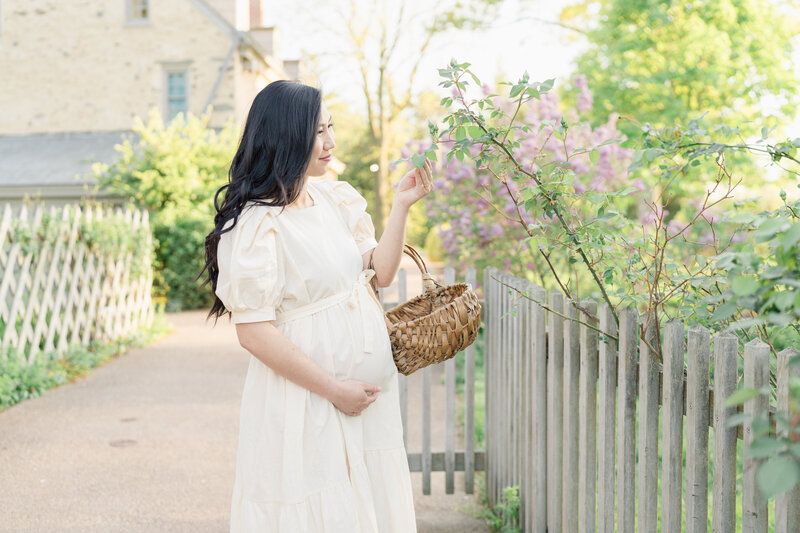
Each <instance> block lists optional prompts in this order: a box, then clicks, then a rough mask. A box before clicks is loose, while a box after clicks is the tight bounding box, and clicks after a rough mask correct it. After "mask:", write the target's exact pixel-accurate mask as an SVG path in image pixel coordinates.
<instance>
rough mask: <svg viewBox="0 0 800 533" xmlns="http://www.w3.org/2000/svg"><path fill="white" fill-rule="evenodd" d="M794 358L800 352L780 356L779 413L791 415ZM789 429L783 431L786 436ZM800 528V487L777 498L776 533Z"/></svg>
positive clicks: (790, 350) (787, 351)
mask: <svg viewBox="0 0 800 533" xmlns="http://www.w3.org/2000/svg"><path fill="white" fill-rule="evenodd" d="M793 357H800V351H798V350H796V349H794V348H786V349H785V350H783V351H782V352H781V353H779V354H778V412H779V413H789V411H790V407H791V406H790V405H789V400H790V398H789V380H790V379H792V378H798V377H800V369H798V367H797V366H793V367H790V366H789V362H790V361H791V360H792V358H793ZM787 433H788V429H786V428H784V429H783V430H781V434H782V435H786V434H787ZM798 528H800V485H796V486H795V487H794V488H793V489H792V490H790V491H789V492H785V493H783V494H780V495H778V496H777V497H776V498H775V533H794V532H795V531H797V530H798Z"/></svg>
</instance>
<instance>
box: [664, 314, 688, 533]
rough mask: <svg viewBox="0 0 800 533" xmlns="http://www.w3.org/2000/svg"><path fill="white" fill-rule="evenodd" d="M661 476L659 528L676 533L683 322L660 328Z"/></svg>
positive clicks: (678, 526)
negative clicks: (662, 365) (662, 331)
mask: <svg viewBox="0 0 800 533" xmlns="http://www.w3.org/2000/svg"><path fill="white" fill-rule="evenodd" d="M662 354H663V357H664V380H663V383H664V384H663V387H662V389H663V393H662V406H663V407H662V409H663V410H662V413H661V419H662V429H661V434H662V438H663V441H664V446H663V454H662V456H661V461H662V468H663V471H662V475H661V480H662V481H661V515H662V517H661V531H663V532H664V533H668V532H669V533H672V532H674V533H680V531H681V510H682V505H681V501H682V483H681V481H682V475H681V474H682V472H683V361H684V354H683V324H682V323H681V322H679V321H677V320H671V321H670V322H668V323H667V325H666V327H665V328H664V350H663V351H662Z"/></svg>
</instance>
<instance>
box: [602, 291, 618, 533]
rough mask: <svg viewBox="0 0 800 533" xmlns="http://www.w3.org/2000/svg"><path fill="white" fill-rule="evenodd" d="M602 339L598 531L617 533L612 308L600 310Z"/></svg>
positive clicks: (615, 385) (614, 357)
mask: <svg viewBox="0 0 800 533" xmlns="http://www.w3.org/2000/svg"><path fill="white" fill-rule="evenodd" d="M600 330H601V331H604V332H605V333H606V335H603V337H602V338H601V339H600V349H599V358H598V369H597V376H598V386H597V408H598V409H597V413H598V416H599V419H598V421H597V428H598V437H597V457H598V460H597V479H598V486H597V509H598V512H599V516H598V522H597V531H598V532H599V533H614V529H615V528H614V514H615V513H614V511H615V510H614V471H615V468H614V466H615V453H614V452H615V449H614V416H615V414H616V413H615V408H616V396H617V343H616V341H614V339H613V338H611V336H612V335H613V336H616V334H617V323H616V322H615V321H614V315H613V314H612V312H611V308H610V307H609V306H608V304H603V305H602V306H601V307H600Z"/></svg>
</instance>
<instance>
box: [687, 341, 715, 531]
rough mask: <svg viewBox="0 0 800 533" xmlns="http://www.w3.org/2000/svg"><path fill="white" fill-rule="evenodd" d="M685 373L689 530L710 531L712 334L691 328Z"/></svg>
mask: <svg viewBox="0 0 800 533" xmlns="http://www.w3.org/2000/svg"><path fill="white" fill-rule="evenodd" d="M687 347H688V357H687V372H686V374H687V376H686V533H707V531H708V421H709V420H708V419H709V416H708V410H709V401H708V385H709V354H710V350H711V336H710V335H709V333H708V330H707V329H706V328H704V327H703V326H692V327H691V328H689V337H688V342H687Z"/></svg>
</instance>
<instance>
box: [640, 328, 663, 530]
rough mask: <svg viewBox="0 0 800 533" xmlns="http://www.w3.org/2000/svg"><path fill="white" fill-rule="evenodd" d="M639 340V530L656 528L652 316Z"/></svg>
mask: <svg viewBox="0 0 800 533" xmlns="http://www.w3.org/2000/svg"><path fill="white" fill-rule="evenodd" d="M646 322H647V324H646V330H645V340H646V341H647V342H646V343H645V342H644V341H642V342H640V344H639V443H638V447H639V465H638V472H639V520H638V525H639V530H640V531H646V532H651V531H655V530H656V519H657V514H656V511H657V506H658V397H659V393H658V377H659V374H660V368H659V367H660V365H659V364H658V362H657V361H656V359H657V355H656V354H655V353H654V352H653V351H652V350H651V349H650V347H649V346H648V344H649V345H650V346H653V347H654V346H655V344H656V339H657V338H658V332H657V331H656V325H655V321H654V319H653V318H652V316H650V317H649V319H647V320H646Z"/></svg>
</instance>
